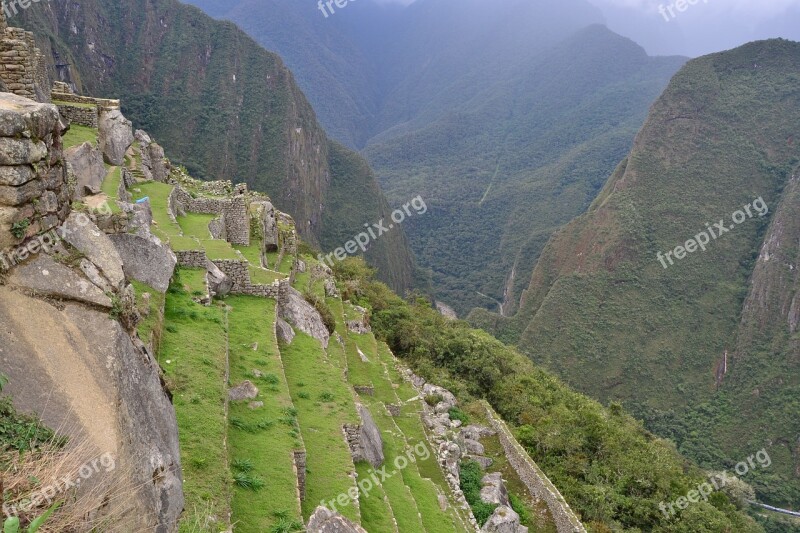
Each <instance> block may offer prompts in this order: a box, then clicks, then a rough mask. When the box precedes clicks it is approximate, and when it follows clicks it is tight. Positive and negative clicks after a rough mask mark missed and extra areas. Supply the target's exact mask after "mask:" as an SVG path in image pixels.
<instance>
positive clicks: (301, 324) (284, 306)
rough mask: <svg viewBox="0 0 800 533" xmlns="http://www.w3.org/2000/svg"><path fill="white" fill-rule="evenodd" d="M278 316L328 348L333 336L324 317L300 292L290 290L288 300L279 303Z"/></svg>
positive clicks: (290, 288)
mask: <svg viewBox="0 0 800 533" xmlns="http://www.w3.org/2000/svg"><path fill="white" fill-rule="evenodd" d="M278 315H279V316H280V317H281V318H283V319H284V320H286V321H287V322H289V323H290V324H292V325H294V327H296V328H297V329H299V330H300V331H302V332H303V333H306V334H308V335H311V336H312V337H314V338H315V339H317V340H319V341H320V342H322V345H323V347H325V348H327V347H328V342H329V340H330V337H331V334H330V332H329V331H328V328H327V327H325V322H324V321H323V320H322V316H320V314H319V312H318V311H317V310H316V309H315V308H314V306H313V305H311V304H310V303H308V302H307V301H306V300H305V298H303V295H302V294H300V292H299V291H298V290H296V289H294V288H292V287H289V288H288V291H287V294H286V298H285V299H284V300H283V301H281V302H279V305H278Z"/></svg>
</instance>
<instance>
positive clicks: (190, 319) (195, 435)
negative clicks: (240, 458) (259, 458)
mask: <svg viewBox="0 0 800 533" xmlns="http://www.w3.org/2000/svg"><path fill="white" fill-rule="evenodd" d="M204 276H205V272H204V271H202V270H188V269H184V270H181V271H180V275H179V276H178V277H177V278H176V280H175V282H174V283H173V284H172V286H171V287H170V290H169V291H168V293H167V298H166V309H165V322H166V325H165V328H164V333H163V341H162V344H161V350H160V352H159V354H158V362H159V365H160V366H161V368H163V369H164V374H165V380H166V382H167V385H168V386H169V387H170V390H171V391H172V393H173V403H174V405H175V412H176V414H177V417H178V428H179V434H180V445H181V462H182V465H183V473H184V485H183V488H184V493H185V496H186V516H185V517H184V518H183V520H182V521H181V531H186V532H191V531H196V530H198V529H197V528H199V530H200V531H207V529H205V527H207V526H208V524H207V519H208V517H209V516H213V517H215V518H216V520H217V521H219V522H220V523H223V524H224V523H226V521H227V517H228V515H229V513H230V497H231V490H232V489H231V479H230V472H229V470H228V457H227V451H226V449H225V440H226V439H225V435H226V422H225V395H226V387H225V374H226V365H227V360H226V359H227V354H226V349H227V338H226V331H225V325H224V319H225V314H224V311H223V309H221V308H220V307H218V306H214V307H210V308H205V307H203V306H201V305H199V304H196V303H194V302H193V301H192V299H191V298H192V294H193V293H194V292H195V291H202V290H204V283H205V282H204V281H203V277H204Z"/></svg>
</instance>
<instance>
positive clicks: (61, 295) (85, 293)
mask: <svg viewBox="0 0 800 533" xmlns="http://www.w3.org/2000/svg"><path fill="white" fill-rule="evenodd" d="M8 284H9V285H10V286H12V287H17V288H19V289H23V290H25V291H26V292H29V293H31V294H39V295H41V296H46V297H49V298H53V299H56V300H71V301H76V302H82V303H85V304H89V305H92V306H98V307H103V308H105V309H111V307H112V306H113V303H112V302H111V298H109V297H108V296H106V295H105V294H104V293H103V290H102V289H101V288H100V287H98V286H97V285H95V284H93V283H91V282H90V281H88V280H87V279H85V278H83V277H81V276H80V275H78V273H76V272H75V271H74V270H73V269H71V268H69V267H67V266H64V265H62V264H61V263H57V262H55V261H54V260H53V259H52V258H51V257H50V256H49V255H46V254H39V255H38V256H36V257H35V258H34V259H33V260H31V261H28V262H26V263H25V264H23V265H20V266H18V267H17V268H15V269H13V270H12V271H11V273H10V274H9V276H8Z"/></svg>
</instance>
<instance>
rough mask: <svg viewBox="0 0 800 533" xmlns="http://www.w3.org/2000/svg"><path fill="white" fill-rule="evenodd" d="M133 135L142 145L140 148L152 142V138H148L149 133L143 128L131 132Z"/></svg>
mask: <svg viewBox="0 0 800 533" xmlns="http://www.w3.org/2000/svg"><path fill="white" fill-rule="evenodd" d="M133 137H134V138H135V139H136V140H137V141H139V144H140V145H141V146H142V148H144V147H145V146H147V145H148V144H150V143H151V142H153V140H152V139H151V138H150V135H148V134H147V132H146V131H144V130H136V131H135V132H134V133H133Z"/></svg>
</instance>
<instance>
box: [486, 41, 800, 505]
mask: <svg viewBox="0 0 800 533" xmlns="http://www.w3.org/2000/svg"><path fill="white" fill-rule="evenodd" d="M799 69H800V45H798V44H797V43H791V42H788V41H782V40H773V41H764V42H759V43H752V44H749V45H746V46H743V47H741V48H738V49H735V50H732V51H729V52H724V53H721V54H715V55H711V56H707V57H703V58H700V59H697V60H694V61H692V62H690V63H689V64H687V66H686V67H685V68H684V69H683V70H682V71H681V72H680V73H679V74H678V75H676V76H675V78H674V79H673V81H672V82H671V84H670V86H669V87H668V88H667V90H666V91H665V93H664V95H663V96H662V98H661V99H660V100H659V101H658V102H657V103H656V104H655V105H654V107H653V109H652V112H651V115H650V117H649V119H648V121H647V123H646V124H645V127H644V128H643V130H642V131H641V132H640V134H639V136H638V137H637V141H636V144H635V147H634V149H633V151H632V152H631V154H630V156H629V157H628V158H627V159H625V160H624V161H623V163H622V164H621V165H620V167H619V168H618V170H617V171H616V172H615V173H614V174H613V175H612V177H611V179H610V180H609V182H608V183H607V185H606V186H605V188H604V189H603V190H602V192H601V193H600V195H599V197H598V198H597V200H596V201H595V202H594V204H593V205H592V206H591V208H590V209H589V212H588V213H587V214H586V215H585V216H582V217H580V218H578V219H576V220H575V221H574V222H573V223H571V224H569V225H568V226H567V227H566V228H565V229H564V230H563V231H561V232H560V233H559V234H558V235H557V236H556V237H554V238H553V239H552V240H551V242H550V243H549V244H548V245H547V247H546V249H545V252H544V253H543V255H542V257H541V259H540V261H539V263H538V265H537V267H536V270H535V271H534V274H533V277H532V280H531V283H530V286H529V288H528V291H527V294H526V295H525V297H524V298H523V301H522V305H521V311H520V313H519V314H518V315H517V316H516V317H514V319H512V320H505V319H503V318H500V317H497V316H490V315H489V314H487V313H476V314H474V315H473V316H472V317H471V322H472V323H473V324H475V325H479V326H482V327H484V328H487V329H489V330H490V331H493V332H494V333H495V334H496V335H497V336H498V337H499V338H501V339H503V340H505V341H507V342H510V343H514V344H517V345H518V346H519V348H520V349H521V350H522V351H524V352H525V353H527V354H529V355H530V356H531V357H532V358H533V360H534V361H536V362H537V363H539V364H541V365H543V366H545V367H547V368H549V369H551V370H552V371H553V372H555V373H557V374H558V375H559V376H561V377H562V378H563V379H564V380H565V381H567V382H568V383H570V384H571V385H573V386H574V387H576V388H577V389H578V390H581V391H583V392H586V393H588V394H590V395H591V396H593V397H595V398H598V399H600V400H601V401H603V402H611V401H622V402H624V404H625V406H626V407H627V408H628V409H629V410H630V411H631V412H632V413H634V414H635V415H636V416H638V417H639V418H641V419H643V420H644V421H645V422H646V424H647V427H648V429H651V430H652V431H654V432H656V433H657V434H659V435H660V436H662V437H666V438H669V439H671V440H672V441H673V442H675V443H676V445H677V447H678V449H679V451H681V452H682V453H684V454H685V455H687V456H688V457H690V458H692V459H693V460H695V461H697V462H698V463H700V464H701V465H703V466H704V467H707V468H714V469H722V468H731V467H732V466H733V465H735V464H736V463H737V462H739V461H741V460H742V459H743V458H746V457H748V456H749V455H751V454H753V453H755V452H756V451H757V450H760V449H762V448H764V447H767V450H768V452H769V454H770V455H771V457H772V459H773V464H772V465H771V466H770V468H768V469H763V470H759V471H757V472H753V473H751V474H749V475H748V479H747V481H748V483H751V484H753V485H754V486H755V488H756V489H757V494H758V497H759V499H760V500H762V501H765V502H767V503H772V504H774V505H777V506H781V507H789V508H796V507H797V505H798V504H800V475H799V473H800V470H799V468H800V461H799V459H798V458H800V448H798V441H797V436H798V434H800V420H798V417H797V413H798V411H799V410H800V403H798V401H799V400H798V399H799V398H800V379H799V378H798V376H800V373H798V369H799V367H798V364H800V356H799V354H800V351H798V350H799V349H800V345H799V344H798V335H797V315H796V311H792V309H796V307H793V303H792V302H793V301H794V302H795V304H794V305H795V306H796V302H797V301H798V297H797V291H798V277H797V264H798V248H797V243H798V238H800V220H798V218H797V213H798V210H800V192H798V186H797V175H798V174H799V173H800V166H799V165H798V163H800V144H798V143H797V124H798V123H800V111H799V110H800V93H798V89H797V88H798V85H799V84H800V75H798V70H799ZM758 198H762V199H763V202H764V205H765V206H767V207H768V209H769V214H768V215H765V216H763V217H761V216H758V215H756V214H754V216H753V217H752V218H751V217H747V216H745V219H744V222H742V223H741V224H739V225H736V224H733V214H734V213H735V212H736V211H737V210H740V209H741V210H743V211H744V206H748V208H750V209H751V210H752V207H750V206H751V205H752V203H753V202H754V200H756V199H758ZM717 221H722V223H723V225H724V227H726V228H729V227H733V228H734V229H730V231H729V232H727V233H726V234H724V235H721V236H719V237H718V238H717V239H714V240H713V241H712V242H711V243H710V245H709V246H708V247H707V250H706V251H705V252H702V251H699V250H698V252H697V253H693V254H688V256H687V257H685V258H684V259H681V260H678V261H675V264H674V265H671V266H669V265H668V268H666V269H665V268H664V267H663V266H662V265H661V264H660V262H659V260H658V258H657V254H658V253H659V252H660V253H662V254H664V253H666V252H667V251H671V250H673V249H674V248H675V246H676V245H682V244H683V243H685V242H686V241H687V239H691V238H692V237H693V236H694V235H696V234H698V232H700V231H704V230H705V228H706V224H709V225H712V224H716V223H717ZM726 370H727V374H726Z"/></svg>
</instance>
